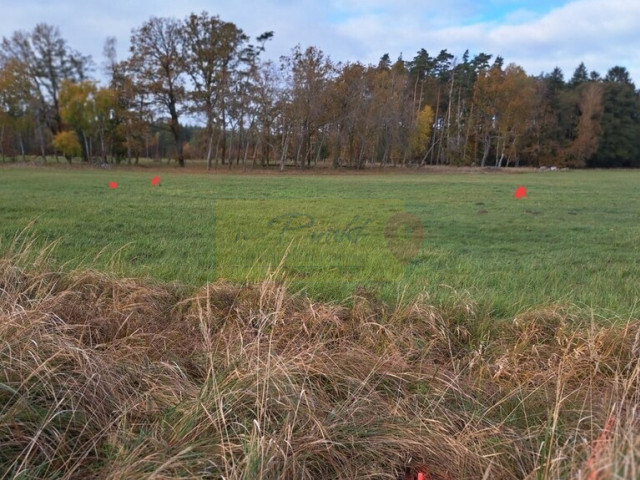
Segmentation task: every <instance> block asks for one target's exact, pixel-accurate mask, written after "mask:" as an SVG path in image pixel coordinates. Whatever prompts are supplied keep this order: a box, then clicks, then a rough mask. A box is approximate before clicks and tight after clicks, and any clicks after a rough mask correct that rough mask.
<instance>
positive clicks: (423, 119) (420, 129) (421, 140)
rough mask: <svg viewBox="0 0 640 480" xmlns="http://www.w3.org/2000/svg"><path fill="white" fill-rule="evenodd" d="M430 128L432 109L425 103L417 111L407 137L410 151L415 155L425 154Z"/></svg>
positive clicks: (431, 124) (431, 126)
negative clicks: (409, 134) (412, 126)
mask: <svg viewBox="0 0 640 480" xmlns="http://www.w3.org/2000/svg"><path fill="white" fill-rule="evenodd" d="M432 128H433V109H432V108H431V107H430V106H429V105H425V106H424V108H423V109H422V110H420V111H419V112H418V115H417V117H416V123H415V126H414V128H413V131H412V132H411V136H410V137H409V144H410V146H411V152H412V153H413V155H414V156H415V157H422V156H423V155H425V154H426V152H427V149H428V147H429V140H430V138H431V130H432Z"/></svg>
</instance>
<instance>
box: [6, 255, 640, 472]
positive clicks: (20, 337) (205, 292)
mask: <svg viewBox="0 0 640 480" xmlns="http://www.w3.org/2000/svg"><path fill="white" fill-rule="evenodd" d="M24 263H25V261H24V256H22V257H21V256H20V255H17V256H16V255H14V256H9V257H6V258H4V259H2V260H0V475H1V476H0V478H1V479H9V478H24V479H27V478H59V479H75V478H78V479H81V478H104V479H140V478H149V479H150V478H154V479H155V478H174V477H180V478H212V479H213V478H216V479H217V478H225V479H254V478H265V479H269V478H273V479H276V478H279V479H280V478H282V479H318V478H346V479H348V478H353V479H356V478H358V479H360V478H380V479H383V478H388V479H402V478H413V476H414V475H415V474H416V473H417V472H418V471H422V472H425V473H429V475H430V478H432V479H436V480H438V479H440V480H445V479H451V480H454V479H467V478H474V479H482V478H491V479H515V478H523V479H524V478H527V479H533V478H536V479H556V478H582V479H590V480H593V479H596V478H597V479H609V478H611V479H613V478H637V477H638V465H639V462H638V452H640V435H639V434H638V432H639V431H640V430H639V427H640V416H639V414H638V411H637V404H638V400H639V399H638V387H639V385H638V382H639V380H640V367H639V366H638V358H639V353H640V322H639V321H638V320H637V319H630V320H628V321H626V322H622V321H620V320H618V321H610V322H608V321H605V320H603V319H595V318H592V317H591V316H590V315H589V312H584V311H582V312H581V311H576V310H572V309H570V308H566V307H560V306H550V307H547V308H544V309H540V310H536V311H530V312H527V313H525V314H523V315H521V316H519V317H517V318H515V319H513V321H512V322H509V323H500V324H495V323H492V322H491V319H490V318H488V317H487V316H486V315H484V314H482V313H479V312H478V311H477V308H476V307H475V305H474V304H473V302H471V301H469V300H468V299H458V300H457V301H456V302H452V304H451V306H449V307H442V308H436V307H434V306H432V305H429V304H428V302H427V301H426V300H425V299H424V298H418V299H415V300H414V301H412V302H409V303H407V302H399V305H398V306H397V307H395V308H393V309H390V308H389V307H388V306H385V305H382V304H379V303H377V302H376V301H375V300H372V299H370V298H369V299H368V298H366V296H362V297H357V298H354V301H353V302H352V303H353V306H352V307H350V308H346V307H340V306H334V305H329V304H318V303H313V302H311V301H309V300H308V299H305V298H301V297H298V296H293V295H290V294H288V293H287V291H286V288H285V286H284V285H283V284H282V283H280V282H277V281H275V280H274V278H275V277H274V278H270V279H267V280H266V281H265V282H264V283H263V284H261V285H246V286H236V285H229V284H226V283H216V284H212V285H207V286H205V287H203V288H202V289H200V290H199V291H197V292H196V293H195V294H194V295H191V296H187V295H186V294H184V293H183V292H182V291H180V289H179V288H178V287H175V286H167V285H160V286H158V285H151V284H149V283H145V282H142V281H137V280H131V279H121V278H114V277H111V276H108V275H105V274H100V273H96V272H73V273H70V274H63V273H60V272H55V271H54V272H53V273H51V271H48V270H47V269H46V268H45V267H46V266H47V265H46V262H40V263H39V264H38V265H39V266H38V265H36V266H34V267H31V268H25V267H24ZM21 265H22V266H21ZM2 472H4V473H2Z"/></svg>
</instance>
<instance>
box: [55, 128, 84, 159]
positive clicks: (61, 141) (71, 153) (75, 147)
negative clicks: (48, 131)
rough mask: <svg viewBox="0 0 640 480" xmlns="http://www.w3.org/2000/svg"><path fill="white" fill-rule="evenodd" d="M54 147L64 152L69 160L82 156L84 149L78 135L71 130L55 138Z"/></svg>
mask: <svg viewBox="0 0 640 480" xmlns="http://www.w3.org/2000/svg"><path fill="white" fill-rule="evenodd" d="M53 146H54V147H55V148H56V150H59V151H60V152H62V154H63V155H64V156H65V157H66V159H67V160H69V161H71V158H73V157H78V156H80V155H81V154H82V147H81V146H80V142H79V141H78V135H76V132H73V131H71V130H64V131H62V132H60V133H58V134H56V136H55V137H53Z"/></svg>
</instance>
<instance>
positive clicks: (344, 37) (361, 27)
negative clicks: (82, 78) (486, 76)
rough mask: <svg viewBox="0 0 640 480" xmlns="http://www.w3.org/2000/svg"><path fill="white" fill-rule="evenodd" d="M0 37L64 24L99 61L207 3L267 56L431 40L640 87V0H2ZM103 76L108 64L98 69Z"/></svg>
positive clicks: (372, 54) (371, 54) (342, 57)
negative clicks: (618, 71)
mask: <svg viewBox="0 0 640 480" xmlns="http://www.w3.org/2000/svg"><path fill="white" fill-rule="evenodd" d="M2 3H4V5H2V6H0V15H1V16H2V22H1V23H0V37H8V36H11V34H12V33H13V32H14V31H15V30H27V31H28V30H32V29H33V27H34V26H35V25H36V24H37V23H40V22H46V23H49V24H52V25H56V26H58V27H59V28H60V31H61V33H62V36H63V37H64V38H65V39H66V40H67V41H68V43H69V45H70V46H71V47H72V48H74V49H76V50H79V51H81V52H82V53H84V54H89V55H91V56H92V57H93V59H94V61H95V63H96V65H97V66H98V67H99V66H100V65H101V63H102V62H103V60H104V57H103V55H102V48H103V45H104V41H105V39H106V38H107V37H108V36H114V37H116V39H117V41H118V53H119V55H120V57H121V58H124V57H125V56H126V55H127V50H128V45H129V37H130V34H131V30H132V29H133V28H136V27H139V26H140V25H142V23H143V22H144V21H145V20H147V19H148V18H149V17H150V16H159V17H163V16H167V17H176V18H184V17H186V16H187V15H188V14H190V13H191V12H196V13H198V12H202V11H207V12H208V13H209V14H211V15H219V16H220V18H221V19H222V20H224V21H229V22H234V23H235V24H236V25H237V26H238V27H240V28H241V29H242V30H244V32H245V33H246V34H248V35H250V36H252V37H256V36H258V35H259V34H260V33H262V32H265V31H269V30H272V31H274V32H275V36H274V38H273V40H272V41H270V42H269V43H268V44H267V51H266V53H265V57H267V58H270V59H273V60H277V59H278V58H279V57H280V56H281V55H287V54H289V53H290V51H291V49H292V48H293V47H294V46H295V45H297V44H300V45H301V46H302V47H303V48H305V47H307V46H311V45H313V46H315V47H318V48H319V49H321V50H322V51H323V52H324V53H325V54H326V55H328V56H330V57H331V59H332V60H334V61H336V62H337V61H342V62H345V61H352V62H353V61H360V62H362V63H374V64H376V63H377V62H378V60H379V58H380V57H381V56H382V55H383V54H385V53H388V54H389V55H390V56H391V58H392V59H394V60H395V59H396V58H398V57H399V56H402V58H404V59H405V60H410V59H411V58H413V57H414V56H415V54H416V52H417V51H418V50H419V49H421V48H424V49H426V50H427V51H428V52H429V53H430V54H431V55H432V56H435V55H437V54H438V53H439V52H440V50H442V49H447V50H448V51H449V52H450V53H452V54H453V55H455V56H456V57H457V58H458V59H460V58H461V57H462V55H463V53H464V52H465V50H467V49H468V50H469V52H470V54H471V56H473V55H476V54H478V53H488V54H492V55H494V58H495V56H496V55H501V56H502V57H504V59H505V64H508V63H511V62H513V63H516V64H518V65H520V66H522V67H523V68H524V69H525V70H526V71H527V73H529V74H531V75H539V74H540V73H543V72H544V73H548V72H551V71H552V70H553V69H554V68H555V67H560V68H561V69H562V70H563V72H564V75H565V79H566V80H569V79H570V78H571V76H572V75H573V72H574V70H575V68H576V67H577V66H578V64H579V63H580V62H584V63H585V65H586V67H587V69H588V70H589V71H592V70H595V71H597V72H599V73H600V74H601V75H603V76H604V75H606V73H607V71H608V70H609V69H610V68H611V67H613V66H617V65H620V66H624V67H626V68H627V69H628V70H629V72H630V74H631V78H632V79H633V80H634V82H635V83H636V86H639V87H640V0H555V1H552V0H421V1H420V0H297V1H296V0H262V1H260V0H217V1H211V0H209V1H202V0H179V1H176V0H158V1H139V2H136V1H135V0H132V1H121V0H58V1H54V0H22V1H10V0H2ZM97 74H98V76H99V68H98V71H97Z"/></svg>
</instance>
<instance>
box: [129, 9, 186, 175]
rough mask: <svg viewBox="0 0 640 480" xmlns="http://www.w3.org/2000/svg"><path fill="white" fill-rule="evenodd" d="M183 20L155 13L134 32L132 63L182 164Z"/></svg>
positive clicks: (138, 80) (136, 75) (183, 95)
mask: <svg viewBox="0 0 640 480" xmlns="http://www.w3.org/2000/svg"><path fill="white" fill-rule="evenodd" d="M182 28H183V24H182V22H180V21H178V20H176V19H174V18H159V17H152V18H151V19H149V20H148V21H146V22H145V23H144V24H143V25H142V26H141V27H140V28H138V29H135V30H134V31H133V33H132V35H131V58H130V65H131V68H132V70H133V72H135V81H136V83H138V85H139V86H140V87H141V88H142V89H143V90H144V91H145V92H147V93H148V94H149V95H150V97H151V98H152V100H153V102H154V104H155V105H156V107H157V108H158V109H159V110H160V112H161V113H163V114H165V115H168V116H169V119H168V124H169V125H168V126H169V131H170V132H171V136H172V137H173V141H174V144H175V148H176V155H177V160H178V165H180V166H181V167H184V165H185V163H184V154H183V150H182V127H181V125H180V116H181V115H182V113H183V112H184V109H185V106H186V99H187V92H186V88H185V75H186V63H185V59H184V57H183V55H182V53H183V35H182Z"/></svg>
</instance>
